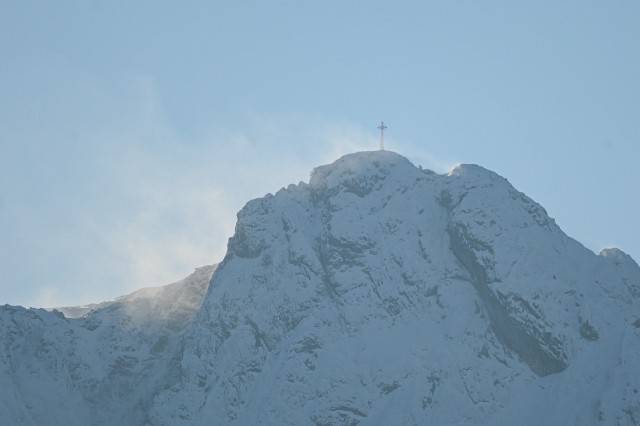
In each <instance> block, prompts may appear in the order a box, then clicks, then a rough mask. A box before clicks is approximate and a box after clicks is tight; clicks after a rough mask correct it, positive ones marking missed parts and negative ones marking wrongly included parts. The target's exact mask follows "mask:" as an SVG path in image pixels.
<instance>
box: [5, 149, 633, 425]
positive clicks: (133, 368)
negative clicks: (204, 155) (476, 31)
mask: <svg viewBox="0 0 640 426" xmlns="http://www.w3.org/2000/svg"><path fill="white" fill-rule="evenodd" d="M211 271H212V268H208V269H206V270H198V271H196V273H195V275H194V276H192V277H190V278H188V279H187V280H186V281H185V282H183V283H179V284H175V285H173V286H168V287H164V288H158V289H153V290H141V291H139V292H136V293H134V294H132V295H129V296H126V297H124V298H121V299H118V300H116V301H114V302H108V303H106V304H103V305H97V306H93V307H89V308H87V309H86V310H80V311H79V310H72V309H71V308H65V309H61V310H62V312H66V313H67V314H68V316H70V315H72V314H75V315H83V316H81V317H80V318H67V317H64V315H63V314H62V313H60V312H47V311H43V310H27V309H23V308H20V307H10V306H5V307H3V308H0V326H1V327H0V330H1V334H0V379H1V380H2V381H1V382H0V391H1V395H2V396H0V414H1V415H2V417H3V418H6V419H10V422H12V423H15V424H61V423H64V424H107V423H108V424H113V423H121V424H153V425H163V424H166V425H173V424H203V425H204V424H212V423H214V424H316V425H333V424H340V425H342V424H454V423H458V424H521V425H527V424H530V425H534V424H536V425H537V424H540V423H541V422H543V423H545V424H552V425H564V424H598V423H601V424H623V425H626V424H637V423H638V422H640V395H639V389H640V362H639V361H638V356H637V353H640V309H639V304H640V268H639V267H638V265H637V264H636V263H635V262H634V261H633V259H631V258H630V257H629V256H627V255H626V254H624V253H622V252H621V251H620V250H617V249H608V250H604V251H603V252H602V253H601V254H600V255H599V256H597V255H595V254H594V253H592V252H590V251H589V250H587V249H585V248H584V247H583V246H582V245H581V244H579V243H578V242H576V241H574V240H573V239H571V238H569V237H567V236H566V235H565V234H564V233H563V232H562V231H561V230H560V229H559V227H558V226H557V225H556V224H555V222H554V221H553V219H551V218H549V217H548V215H547V213H546V212H545V210H544V209H543V208H542V207H541V206H539V205H538V204H536V203H535V202H534V201H532V200H531V199H529V198H528V197H527V196H525V195H524V194H522V193H520V192H518V191H517V190H515V189H514V188H513V187H512V186H511V185H510V184H509V183H508V182H507V181H506V180H505V179H504V178H502V177H500V176H498V175H496V174H495V173H492V172H490V171H488V170H485V169H483V168H482V167H479V166H474V165H460V166H458V167H456V168H455V169H454V170H453V171H452V172H451V173H449V174H448V175H438V174H435V173H433V172H430V171H427V170H422V169H420V168H416V167H414V166H413V165H412V164H411V163H410V162H409V161H408V160H407V159H405V158H404V157H401V156H399V155H397V154H394V153H392V152H386V151H377V152H364V153H357V154H351V155H347V156H345V157H342V158H341V159H339V160H338V161H336V162H335V163H333V164H331V165H328V166H322V167H319V168H317V169H315V170H314V171H313V172H312V175H311V179H310V182H309V183H308V184H306V183H300V184H298V185H290V186H289V187H288V188H286V189H284V188H283V189H282V190H280V191H279V192H278V193H276V194H275V195H267V196H265V197H264V198H261V199H257V200H253V201H250V202H249V203H247V205H246V206H245V207H244V208H243V209H242V211H241V212H240V213H239V214H238V223H237V226H236V232H235V234H234V236H233V237H232V238H231V239H230V240H229V244H228V252H227V255H226V257H225V259H224V261H223V262H221V263H220V265H218V267H217V269H216V270H215V272H214V273H213V277H212V278H211V282H210V284H209V285H208V289H207V288H206V287H207V285H206V283H207V282H208V276H209V274H211ZM189 283H191V285H189ZM205 291H206V295H205Z"/></svg>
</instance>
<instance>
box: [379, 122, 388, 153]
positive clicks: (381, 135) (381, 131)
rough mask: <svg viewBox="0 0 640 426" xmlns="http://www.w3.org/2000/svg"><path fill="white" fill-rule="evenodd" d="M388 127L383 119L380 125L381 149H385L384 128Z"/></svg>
mask: <svg viewBox="0 0 640 426" xmlns="http://www.w3.org/2000/svg"><path fill="white" fill-rule="evenodd" d="M386 128H387V126H385V125H384V121H381V122H380V125H379V126H378V129H380V151H384V129H386Z"/></svg>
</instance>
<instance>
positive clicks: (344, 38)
mask: <svg viewBox="0 0 640 426" xmlns="http://www.w3.org/2000/svg"><path fill="white" fill-rule="evenodd" d="M0 61H1V62H0V64H1V66H0V183H1V186H0V303H10V304H22V305H27V306H29V305H32V306H53V305H72V304H83V303H88V302H94V301H101V300H106V299H109V298H113V297H116V296H119V295H121V294H125V293H127V292H129V291H131V290H133V289H136V288H139V287H142V286H149V285H161V284H165V283H168V282H171V281H174V280H177V279H179V278H182V277H183V276H185V275H187V274H188V273H189V272H190V271H191V270H192V269H193V268H194V267H197V266H201V265H203V264H207V263H213V262H215V261H219V260H221V259H222V257H223V255H224V250H225V246H226V239H227V238H228V237H229V236H230V235H231V233H232V232H233V226H234V223H235V213H236V211H237V210H238V209H240V208H241V207H242V205H243V204H244V202H246V201H248V200H249V199H250V198H255V197H258V196H262V195H263V194H265V193H266V192H275V191H277V190H278V189H279V188H280V187H282V186H286V185H287V184H289V183H292V182H296V183H297V182H298V181H300V180H307V179H308V173H309V171H310V170H311V168H312V167H314V166H316V165H320V164H323V163H327V162H330V161H333V160H334V159H336V158H337V157H338V156H339V155H342V154H345V153H348V152H351V151H355V150H363V149H375V148H376V147H377V143H378V140H377V130H376V126H377V124H378V123H379V121H380V120H381V119H384V121H385V122H386V123H387V124H388V126H389V128H388V130H387V147H388V149H390V150H394V151H396V152H398V153H400V154H403V155H405V156H407V157H408V158H409V159H410V160H412V161H413V162H414V163H415V164H421V165H423V166H424V167H429V168H432V169H434V170H436V171H438V172H446V171H448V169H449V168H450V167H452V166H453V165H454V164H456V163H461V162H462V163H477V164H480V165H482V166H484V167H486V168H489V169H491V170H494V171H496V172H497V173H499V174H501V175H503V176H505V177H506V178H508V179H509V180H510V181H511V182H512V183H513V184H514V185H515V186H516V188H517V189H519V190H521V191H523V192H525V193H526V194H527V195H529V196H531V197H532V198H533V199H535V200H536V201H537V202H539V203H540V204H542V205H543V206H544V207H545V208H546V209H547V211H548V213H549V214H550V216H552V217H554V218H555V219H556V221H557V222H558V223H559V225H560V226H561V227H562V228H563V229H564V231H565V232H566V233H567V234H569V235H570V236H572V237H574V238H576V239H577V240H578V241H580V242H582V243H583V244H584V245H585V246H587V247H588V248H590V249H591V250H594V251H596V252H597V251H599V250H600V249H601V248H603V247H608V246H614V245H615V246H618V247H620V248H622V249H623V250H625V251H626V252H627V253H629V254H631V255H632V256H633V257H634V258H635V259H636V260H638V259H640V226H639V225H638V220H637V217H638V209H639V208H640V197H639V191H638V184H639V183H640V170H639V168H638V167H637V162H638V157H639V156H640V78H639V77H638V76H640V2H638V1H636V0H633V1H631V0H629V1H611V2H601V1H584V0H582V1H535V2H533V1H500V2H496V1H446V2H445V1H442V2H429V1H405V2H390V1H367V2H364V1H344V0H343V1H322V2H317V1H314V2H311V1H300V0H297V1H272V2H266V1H239V0H236V1H208V2H196V1H187V2H157V1H145V2H138V1H63V2H45V1H37V2H36V1H32V2H30V1H9V0H0Z"/></svg>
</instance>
